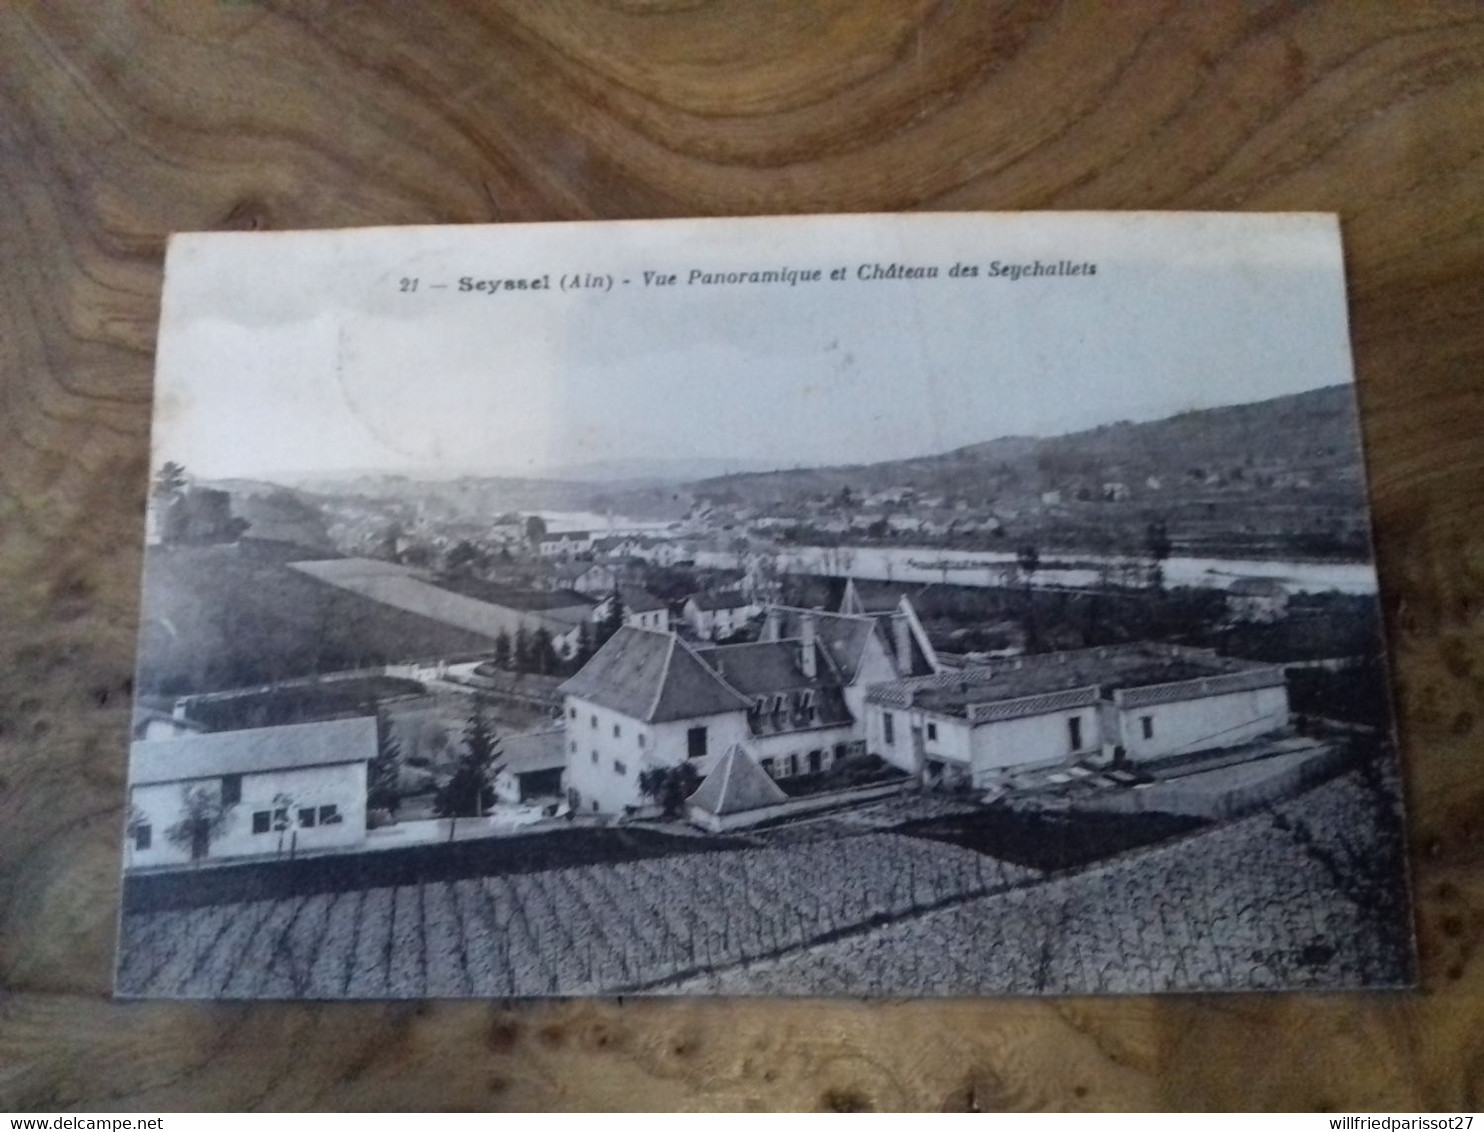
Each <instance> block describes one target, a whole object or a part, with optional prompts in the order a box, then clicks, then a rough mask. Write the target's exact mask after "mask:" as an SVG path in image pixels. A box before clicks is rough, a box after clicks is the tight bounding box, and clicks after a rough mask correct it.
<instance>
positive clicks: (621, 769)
mask: <svg viewBox="0 0 1484 1132" xmlns="http://www.w3.org/2000/svg"><path fill="white" fill-rule="evenodd" d="M613 773H614V774H628V773H629V768H628V767H626V766H625V765H624V764H623V762H622V761H621V760H619V759H614V760H613Z"/></svg>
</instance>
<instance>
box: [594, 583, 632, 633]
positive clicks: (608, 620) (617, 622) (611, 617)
mask: <svg viewBox="0 0 1484 1132" xmlns="http://www.w3.org/2000/svg"><path fill="white" fill-rule="evenodd" d="M627 616H628V611H627V610H626V609H624V604H623V594H621V593H619V592H618V591H617V590H614V591H613V598H612V600H610V601H609V603H608V613H607V615H606V616H604V618H603V624H602V627H601V629H602V631H601V632H600V633H599V634H598V644H599V645H603V644H605V643H606V642H607V640H608V638H609V637H611V636H613V634H614V633H616V632H618V631H619V630H620V629H622V628H623V623H624V618H625V617H627Z"/></svg>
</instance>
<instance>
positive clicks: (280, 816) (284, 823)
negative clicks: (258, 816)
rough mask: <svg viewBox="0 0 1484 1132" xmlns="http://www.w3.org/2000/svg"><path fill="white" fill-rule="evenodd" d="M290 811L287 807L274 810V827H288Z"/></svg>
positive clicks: (279, 828) (280, 828)
mask: <svg viewBox="0 0 1484 1132" xmlns="http://www.w3.org/2000/svg"><path fill="white" fill-rule="evenodd" d="M288 827H289V812H288V810H287V809H281V810H274V811H273V828H274V829H278V830H284V829H288Z"/></svg>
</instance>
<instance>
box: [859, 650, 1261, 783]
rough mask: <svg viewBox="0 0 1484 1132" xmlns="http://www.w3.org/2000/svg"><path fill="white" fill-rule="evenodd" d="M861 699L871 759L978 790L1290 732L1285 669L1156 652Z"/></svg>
mask: <svg viewBox="0 0 1484 1132" xmlns="http://www.w3.org/2000/svg"><path fill="white" fill-rule="evenodd" d="M866 698H867V702H868V705H869V707H868V710H867V712H866V720H865V731H866V743H867V746H868V748H869V749H870V750H871V751H872V752H874V753H877V754H880V755H881V756H882V757H883V758H885V759H886V760H887V761H888V762H891V763H892V764H894V765H896V766H898V767H900V768H901V769H903V770H906V771H908V772H910V773H914V774H921V775H922V776H923V777H924V779H925V780H926V781H928V782H934V781H943V782H945V783H951V782H955V781H957V782H963V783H966V784H969V785H972V786H974V787H976V788H984V787H989V786H993V785H995V784H996V783H997V782H998V781H1000V780H1001V779H1002V778H1003V777H1004V776H1005V775H1007V774H1008V773H1010V772H1014V771H1019V770H1024V769H1029V768H1033V767H1048V766H1055V765H1056V764H1058V763H1065V764H1068V765H1070V764H1074V763H1078V762H1083V761H1095V762H1121V761H1127V762H1132V763H1138V762H1148V761H1151V760H1155V759H1163V758H1171V757H1174V756H1178V755H1185V754H1193V753H1195V752H1198V751H1205V750H1213V749H1216V748H1220V747H1234V746H1238V745H1240V744H1243V743H1246V742H1248V741H1250V740H1252V739H1255V738H1257V737H1258V736H1261V735H1265V734H1268V733H1271V732H1274V731H1278V730H1281V729H1282V728H1284V727H1286V726H1287V725H1288V722H1289V710H1288V689H1287V684H1286V681H1285V678H1284V673H1283V669H1282V667H1281V666H1278V665H1270V664H1255V663H1251V662H1248V661H1241V660H1233V659H1230V658H1226V657H1219V656H1217V655H1216V654H1215V653H1212V652H1208V651H1206V650H1203V649H1192V648H1184V647H1181V646H1178V645H1162V644H1151V643H1138V644H1130V645H1120V646H1116V647H1108V648H1093V649H1078V650H1075V651H1070V652H1055V653H1043V654H1040V655H1037V656H1026V657H1016V658H1013V659H1010V660H1005V661H1000V662H996V663H993V664H988V665H982V666H977V667H973V668H965V669H962V670H960V671H957V672H948V673H941V674H939V675H935V676H927V677H920V678H913V679H907V680H896V681H892V682H889V683H884V684H879V685H876V686H874V687H872V688H871V690H870V692H869V693H868V694H867V697H866Z"/></svg>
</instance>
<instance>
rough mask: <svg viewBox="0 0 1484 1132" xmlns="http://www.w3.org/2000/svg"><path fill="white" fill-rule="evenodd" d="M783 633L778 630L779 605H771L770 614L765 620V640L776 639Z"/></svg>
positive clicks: (769, 607)
mask: <svg viewBox="0 0 1484 1132" xmlns="http://www.w3.org/2000/svg"><path fill="white" fill-rule="evenodd" d="M782 635H783V634H782V633H780V632H779V630H778V607H777V606H776V605H770V606H768V616H767V618H766V619H765V620H764V621H763V640H765V641H776V640H779V639H780V638H781V637H782Z"/></svg>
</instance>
